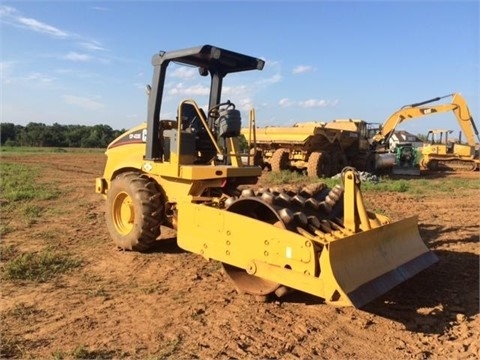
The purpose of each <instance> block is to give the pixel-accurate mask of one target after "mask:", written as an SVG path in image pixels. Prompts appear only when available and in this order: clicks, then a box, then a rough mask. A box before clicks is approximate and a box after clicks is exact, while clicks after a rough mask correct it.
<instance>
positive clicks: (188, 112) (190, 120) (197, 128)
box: [181, 103, 217, 164]
mask: <svg viewBox="0 0 480 360" xmlns="http://www.w3.org/2000/svg"><path fill="white" fill-rule="evenodd" d="M181 113H182V119H181V121H182V130H184V131H186V132H191V133H194V134H195V150H196V151H197V158H196V160H195V162H194V163H195V164H208V163H209V162H211V161H212V160H213V159H214V158H215V156H216V154H217V150H216V148H215V145H214V144H213V143H212V139H210V136H209V135H208V132H207V130H206V129H205V127H204V126H203V123H202V120H201V118H200V116H202V117H203V119H207V117H206V115H205V112H204V111H203V109H202V108H198V111H197V108H196V107H195V106H194V105H192V104H190V103H183V104H182V105H181Z"/></svg>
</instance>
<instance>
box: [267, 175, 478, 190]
mask: <svg viewBox="0 0 480 360" xmlns="http://www.w3.org/2000/svg"><path fill="white" fill-rule="evenodd" d="M266 181H267V182H270V183H272V184H275V185H284V184H301V183H316V182H323V183H325V184H326V185H327V186H328V187H329V188H332V187H334V186H335V185H337V184H342V180H341V179H340V178H319V179H313V178H308V177H306V176H305V175H303V174H302V173H299V172H294V171H289V170H284V171H280V172H277V173H274V172H269V173H268V174H267V175H266ZM361 189H362V191H363V192H365V193H368V192H393V193H406V194H411V195H414V196H422V195H431V194H437V193H438V194H442V193H444V194H448V193H459V192H460V193H463V192H468V191H470V190H475V189H476V190H478V189H480V176H479V177H478V178H455V177H442V178H436V179H428V178H427V179H426V178H418V177H412V178H408V179H392V178H390V177H389V176H382V177H379V181H378V182H373V181H362V183H361Z"/></svg>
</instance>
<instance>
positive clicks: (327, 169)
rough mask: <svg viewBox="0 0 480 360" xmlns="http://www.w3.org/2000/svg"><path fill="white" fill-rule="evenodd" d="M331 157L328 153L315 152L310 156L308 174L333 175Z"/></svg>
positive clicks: (311, 175) (312, 175) (317, 175)
mask: <svg viewBox="0 0 480 360" xmlns="http://www.w3.org/2000/svg"><path fill="white" fill-rule="evenodd" d="M331 168H332V166H331V164H330V157H329V156H328V154H327V153H322V152H313V153H311V154H310V156H309V157H308V164H307V175H308V176H310V177H318V178H319V177H322V176H324V177H330V176H331V172H332V171H331Z"/></svg>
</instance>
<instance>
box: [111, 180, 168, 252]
mask: <svg viewBox="0 0 480 360" xmlns="http://www.w3.org/2000/svg"><path fill="white" fill-rule="evenodd" d="M163 204H164V202H163V198H162V194H161V192H160V189H159V188H158V186H157V185H156V183H155V182H154V181H152V180H151V179H149V178H148V177H147V176H145V175H142V174H139V173H134V172H128V173H124V174H120V175H119V176H117V177H116V178H115V179H113V181H112V184H111V188H110V189H109V190H108V193H107V208H106V212H105V216H106V223H107V228H108V231H109V232H110V235H111V237H112V239H113V241H114V243H115V245H117V246H118V247H119V248H121V249H124V250H135V251H147V250H148V249H149V248H150V247H151V246H152V244H153V243H154V242H155V240H156V239H157V238H158V237H159V236H160V225H161V223H162V220H163V209H164V206H163Z"/></svg>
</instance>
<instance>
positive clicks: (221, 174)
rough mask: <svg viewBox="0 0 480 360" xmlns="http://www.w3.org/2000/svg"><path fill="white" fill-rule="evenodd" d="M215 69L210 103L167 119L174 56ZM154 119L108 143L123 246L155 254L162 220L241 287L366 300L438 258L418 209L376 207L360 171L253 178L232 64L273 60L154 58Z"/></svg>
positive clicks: (257, 65)
mask: <svg viewBox="0 0 480 360" xmlns="http://www.w3.org/2000/svg"><path fill="white" fill-rule="evenodd" d="M173 62H174V63H176V64H179V65H185V66H190V67H191V66H193V67H196V68H198V70H199V74H200V75H202V76H210V80H211V86H210V97H209V103H208V108H207V111H204V110H203V109H202V108H201V107H199V106H198V105H197V103H196V102H195V101H193V100H190V99H188V100H185V101H182V102H181V103H180V104H179V106H178V109H177V116H176V118H175V119H161V117H160V113H161V105H162V95H163V94H164V92H165V88H164V86H165V78H166V74H167V67H168V65H169V64H170V63H173ZM152 63H153V67H154V71H153V80H152V84H151V86H148V90H149V91H148V117H147V122H146V123H144V124H141V125H139V126H137V127H134V128H132V129H131V130H129V131H127V132H126V133H124V134H123V135H121V136H120V137H118V138H117V139H115V140H114V141H113V142H112V143H111V144H110V145H109V146H108V148H107V150H106V155H107V162H106V166H105V170H104V174H103V177H101V178H97V179H96V192H97V193H100V194H102V195H104V197H105V198H106V224H107V227H108V230H109V232H110V234H111V236H112V238H113V240H114V242H115V244H116V245H117V246H118V247H119V248H121V249H128V250H138V251H146V250H148V248H149V247H150V246H151V245H152V244H153V243H154V242H155V241H156V240H158V238H159V236H160V226H161V225H163V226H167V227H171V228H173V229H176V230H177V243H178V245H179V246H180V247H181V248H183V249H185V250H187V251H190V252H193V253H196V254H199V255H202V256H203V257H204V258H206V259H212V260H216V261H219V262H221V263H222V264H223V268H224V270H225V273H226V274H227V275H228V276H229V277H230V278H231V280H232V281H233V283H234V285H235V287H236V289H237V290H238V291H240V292H245V293H249V294H253V295H261V296H267V295H270V294H271V295H272V296H275V295H276V296H282V295H284V294H286V293H289V292H290V291H291V290H300V291H303V292H306V293H310V294H313V295H316V296H318V297H321V298H323V299H325V301H326V302H327V303H329V304H333V305H338V306H355V307H361V306H363V305H365V304H366V303H368V302H370V301H371V300H373V299H375V298H377V297H378V296H380V295H382V294H384V293H385V292H387V291H388V290H390V289H391V288H392V287H394V286H396V285H398V284H400V283H402V282H404V281H405V280H407V279H408V278H411V277H412V276H414V275H415V274H417V273H418V272H420V271H421V270H423V269H425V268H427V267H429V266H430V265H432V264H433V263H435V262H436V261H437V257H436V256H435V255H434V253H433V252H431V251H429V249H428V248H427V247H426V245H425V244H424V242H423V241H422V239H421V238H420V235H419V232H418V228H417V218H416V217H411V218H407V219H404V220H401V221H396V222H393V221H391V220H390V219H389V218H387V217H385V216H382V215H378V214H375V213H373V212H370V211H368V210H366V209H365V206H364V203H363V200H362V194H361V191H360V181H359V177H358V174H357V172H356V170H355V169H353V168H345V169H344V171H343V185H337V186H335V187H333V188H331V189H329V188H327V187H326V186H325V185H324V184H321V183H316V184H311V185H308V186H304V187H302V188H298V189H295V188H292V187H284V188H258V187H257V186H258V185H257V186H253V185H254V184H256V183H257V180H258V178H259V176H260V174H261V169H260V167H256V166H245V165H243V163H242V161H241V159H240V152H239V149H238V143H237V140H238V137H239V136H240V129H241V117H240V111H239V110H238V109H236V108H235V105H234V103H232V102H230V101H223V100H222V99H221V93H222V83H223V80H224V78H225V76H227V75H228V74H230V73H236V72H241V71H247V70H262V68H263V66H264V61H263V60H261V59H258V58H255V57H251V56H246V55H242V54H239V53H236V52H232V51H229V50H225V49H221V48H219V47H214V46H210V45H204V46H200V47H195V48H189V49H184V50H177V51H171V52H161V53H158V54H156V55H154V56H153V59H152Z"/></svg>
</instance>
